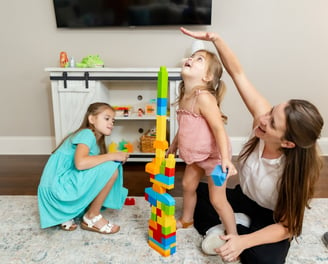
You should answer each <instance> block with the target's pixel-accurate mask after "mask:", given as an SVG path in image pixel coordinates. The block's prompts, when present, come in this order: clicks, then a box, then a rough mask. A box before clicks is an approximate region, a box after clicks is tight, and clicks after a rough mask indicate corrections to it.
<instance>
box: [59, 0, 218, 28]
mask: <svg viewBox="0 0 328 264" xmlns="http://www.w3.org/2000/svg"><path fill="white" fill-rule="evenodd" d="M53 3H54V8H55V15H56V23H57V27H59V28H63V27H67V28H86V27H129V26H130V27H133V26H170V25H210V24H211V13H212V0H53Z"/></svg>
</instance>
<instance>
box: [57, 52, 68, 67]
mask: <svg viewBox="0 0 328 264" xmlns="http://www.w3.org/2000/svg"><path fill="white" fill-rule="evenodd" d="M59 63H60V67H62V68H65V67H67V66H68V57H67V53H66V52H65V51H62V52H60V55H59Z"/></svg>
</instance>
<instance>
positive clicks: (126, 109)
mask: <svg viewBox="0 0 328 264" xmlns="http://www.w3.org/2000/svg"><path fill="white" fill-rule="evenodd" d="M123 116H124V117H128V116H129V109H128V108H125V109H124V110H123Z"/></svg>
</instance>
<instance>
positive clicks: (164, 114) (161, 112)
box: [156, 106, 167, 116]
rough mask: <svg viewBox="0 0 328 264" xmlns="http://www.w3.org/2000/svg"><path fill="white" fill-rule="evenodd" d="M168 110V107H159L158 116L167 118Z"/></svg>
mask: <svg viewBox="0 0 328 264" xmlns="http://www.w3.org/2000/svg"><path fill="white" fill-rule="evenodd" d="M166 113H167V109H166V106H161V107H157V109H156V114H157V115H159V116H166Z"/></svg>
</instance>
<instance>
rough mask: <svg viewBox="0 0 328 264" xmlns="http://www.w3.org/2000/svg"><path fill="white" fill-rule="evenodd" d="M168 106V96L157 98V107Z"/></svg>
mask: <svg viewBox="0 0 328 264" xmlns="http://www.w3.org/2000/svg"><path fill="white" fill-rule="evenodd" d="M162 106H165V107H166V106H167V98H157V107H162Z"/></svg>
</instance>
